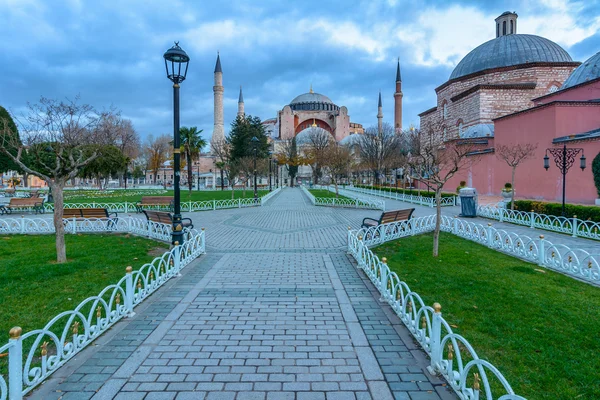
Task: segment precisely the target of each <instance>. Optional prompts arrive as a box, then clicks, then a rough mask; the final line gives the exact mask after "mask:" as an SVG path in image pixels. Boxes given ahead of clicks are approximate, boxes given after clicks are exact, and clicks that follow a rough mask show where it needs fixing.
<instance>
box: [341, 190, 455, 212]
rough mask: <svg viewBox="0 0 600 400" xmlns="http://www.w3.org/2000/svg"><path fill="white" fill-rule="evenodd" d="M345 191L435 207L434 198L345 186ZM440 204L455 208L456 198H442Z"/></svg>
mask: <svg viewBox="0 0 600 400" xmlns="http://www.w3.org/2000/svg"><path fill="white" fill-rule="evenodd" d="M346 190H351V191H353V192H358V193H363V194H368V195H371V196H379V197H385V198H388V199H393V200H398V201H405V202H407V203H413V204H420V205H422V206H428V207H435V198H434V197H425V196H415V195H412V194H403V193H396V192H393V191H391V190H388V191H386V190H383V189H365V188H359V187H354V186H346ZM440 204H441V206H442V207H450V206H455V205H456V204H457V203H456V196H451V197H442V198H441V200H440Z"/></svg>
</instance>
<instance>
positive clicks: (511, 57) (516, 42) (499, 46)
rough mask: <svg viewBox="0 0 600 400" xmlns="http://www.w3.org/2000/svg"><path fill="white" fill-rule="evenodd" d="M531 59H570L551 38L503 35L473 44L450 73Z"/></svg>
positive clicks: (529, 61)
mask: <svg viewBox="0 0 600 400" xmlns="http://www.w3.org/2000/svg"><path fill="white" fill-rule="evenodd" d="M531 62H548V63H556V62H573V59H571V56H570V55H569V53H567V52H566V51H565V50H564V49H563V48H562V47H560V46H559V45H557V44H556V43H554V42H553V41H551V40H548V39H546V38H543V37H540V36H536V35H521V34H514V35H504V36H500V37H497V38H496V39H492V40H490V41H488V42H485V43H484V44H482V45H480V46H479V47H476V48H475V49H474V50H473V51H471V52H470V53H469V54H467V55H466V56H465V58H463V59H462V60H461V61H460V62H459V63H458V65H457V66H456V68H454V71H452V75H450V79H456V78H460V77H463V76H466V75H469V74H472V73H475V72H480V71H484V70H486V69H491V68H500V67H509V66H513V65H520V64H526V63H531Z"/></svg>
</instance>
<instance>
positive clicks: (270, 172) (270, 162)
mask: <svg viewBox="0 0 600 400" xmlns="http://www.w3.org/2000/svg"><path fill="white" fill-rule="evenodd" d="M272 156H273V153H271V152H269V192H271V191H273V185H272V184H271V178H272V176H273V159H272V158H271V157H272Z"/></svg>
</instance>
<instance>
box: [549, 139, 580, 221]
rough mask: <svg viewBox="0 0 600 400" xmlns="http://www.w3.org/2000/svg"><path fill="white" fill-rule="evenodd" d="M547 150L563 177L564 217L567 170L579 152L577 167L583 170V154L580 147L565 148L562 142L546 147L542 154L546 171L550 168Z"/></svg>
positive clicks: (563, 211)
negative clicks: (544, 152) (559, 145)
mask: <svg viewBox="0 0 600 400" xmlns="http://www.w3.org/2000/svg"><path fill="white" fill-rule="evenodd" d="M548 152H550V154H552V157H554V163H555V164H556V166H557V167H558V168H559V169H560V173H561V174H562V178H563V187H562V216H563V217H565V216H566V215H565V214H566V213H565V188H566V181H567V172H569V168H571V167H572V166H573V164H574V163H575V156H577V154H579V152H581V158H580V159H579V168H581V170H582V171H583V170H584V169H585V155H584V154H583V149H582V148H569V149H567V145H566V144H564V145H563V147H562V149H561V148H550V149H546V155H545V156H544V168H545V169H546V171H548V169H549V168H550V158H549V157H548Z"/></svg>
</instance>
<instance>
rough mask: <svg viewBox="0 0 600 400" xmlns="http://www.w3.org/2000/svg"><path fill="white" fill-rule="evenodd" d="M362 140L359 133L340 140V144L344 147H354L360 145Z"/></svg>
mask: <svg viewBox="0 0 600 400" xmlns="http://www.w3.org/2000/svg"><path fill="white" fill-rule="evenodd" d="M360 139H361V135H360V134H358V133H354V134H352V135H348V136H346V137H345V138H343V139H342V140H340V144H341V145H342V146H354V145H355V144H360Z"/></svg>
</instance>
